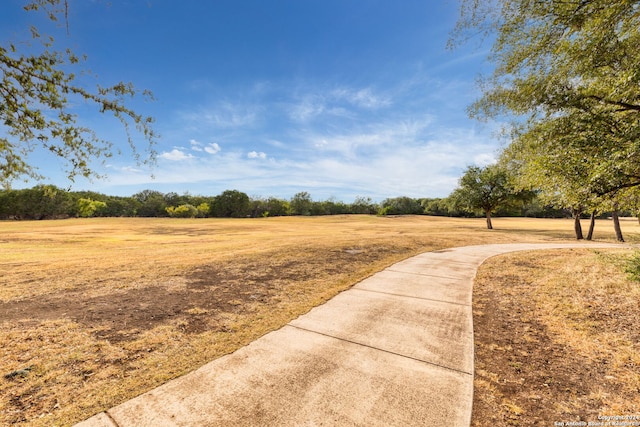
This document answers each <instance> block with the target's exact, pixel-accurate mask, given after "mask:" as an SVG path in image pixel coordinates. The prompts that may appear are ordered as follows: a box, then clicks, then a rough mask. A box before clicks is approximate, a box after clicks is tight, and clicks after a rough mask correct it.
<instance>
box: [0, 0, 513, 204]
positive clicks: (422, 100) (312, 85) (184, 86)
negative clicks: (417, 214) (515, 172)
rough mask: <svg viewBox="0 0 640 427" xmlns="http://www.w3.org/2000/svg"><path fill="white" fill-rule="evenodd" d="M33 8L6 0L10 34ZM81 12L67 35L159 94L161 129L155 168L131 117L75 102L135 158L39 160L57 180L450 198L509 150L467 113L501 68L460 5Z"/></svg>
mask: <svg viewBox="0 0 640 427" xmlns="http://www.w3.org/2000/svg"><path fill="white" fill-rule="evenodd" d="M21 3H22V2H21V1H19V0H8V1H7V2H6V3H4V6H3V7H2V8H3V9H7V13H6V14H2V15H0V29H1V32H0V35H1V36H2V37H3V39H4V40H7V39H8V38H9V39H11V38H19V37H20V36H21V35H25V34H27V33H26V31H25V28H28V24H29V23H36V24H38V23H41V21H40V20H38V17H37V15H34V14H33V13H29V14H27V13H25V12H22V11H21V10H20V9H21V8H20V5H21ZM70 6H71V8H70V14H69V34H68V35H67V34H65V32H62V33H61V34H60V33H58V34H57V40H58V41H61V42H62V43H64V44H65V45H69V46H71V47H72V48H73V49H74V50H76V51H77V52H80V53H85V54H86V55H87V56H88V60H87V62H86V63H85V64H84V65H85V66H86V67H87V68H88V69H90V70H91V71H92V72H93V73H95V74H96V75H97V79H98V81H99V82H100V83H102V84H105V85H106V84H112V83H116V82H118V81H120V80H125V81H131V82H133V83H134V84H135V85H136V86H137V87H138V88H140V89H149V90H151V91H152V92H153V93H154V95H155V98H156V100H155V101H154V102H143V101H142V99H140V100H137V101H135V102H134V103H133V104H132V106H134V107H135V108H136V109H137V110H138V111H139V112H141V113H143V114H145V115H151V116H153V117H154V118H155V119H156V124H155V129H156V130H157V132H158V133H159V134H160V135H161V138H160V139H159V141H158V145H157V147H156V149H157V151H158V153H159V157H158V162H157V165H156V166H155V167H154V168H153V169H152V170H150V169H148V168H146V167H141V166H139V165H136V163H135V161H133V159H132V158H131V155H130V151H129V150H128V149H127V148H126V142H124V137H123V134H122V131H121V129H120V128H119V127H118V125H117V122H115V121H113V120H111V119H109V118H108V117H104V116H101V115H99V114H96V113H95V112H94V111H93V110H91V109H90V108H88V106H86V105H77V106H75V107H74V110H75V111H74V112H76V113H77V114H78V115H79V117H80V119H81V121H82V123H84V124H87V125H89V126H91V127H93V128H94V129H96V130H97V132H98V134H100V135H101V136H104V137H106V138H109V139H111V140H113V141H114V142H115V143H116V145H117V146H122V154H121V155H116V156H114V157H113V158H111V159H109V160H108V161H107V163H106V165H105V166H104V167H100V170H101V171H102V172H104V173H106V174H107V178H106V179H104V180H100V181H94V182H89V181H85V180H83V179H81V178H80V179H77V180H76V182H75V183H73V184H70V183H69V182H68V181H67V180H66V178H65V176H64V174H63V173H61V172H60V169H61V168H62V166H63V165H61V164H60V163H58V162H56V161H52V160H51V159H50V158H46V157H44V156H42V155H40V154H36V155H35V156H33V158H32V161H33V162H34V163H35V164H37V165H39V166H40V172H41V173H43V174H45V175H47V176H48V177H50V180H49V181H47V182H51V183H54V184H56V185H59V186H62V187H69V186H70V185H71V188H72V189H74V190H80V189H92V190H95V191H100V192H104V193H107V194H114V195H131V194H133V193H135V192H137V191H139V190H142V189H155V190H159V191H162V192H169V191H175V192H178V193H183V192H187V191H188V192H190V193H191V194H203V195H216V194H219V193H221V192H222V191H224V190H227V189H236V190H240V191H243V192H245V193H247V194H249V195H250V196H264V197H268V196H276V197H281V198H285V199H288V198H290V197H291V196H293V195H294V194H295V193H297V192H300V191H307V192H309V193H310V194H311V196H312V198H313V199H314V200H326V199H328V198H331V197H333V198H336V199H338V200H343V201H345V202H351V201H353V200H354V198H355V197H356V196H364V197H371V198H372V199H374V200H376V201H381V200H382V199H384V198H388V197H397V196H410V197H445V196H447V195H448V194H449V193H450V192H451V190H453V188H454V187H455V186H456V183H457V180H458V178H459V176H460V175H461V173H462V171H463V170H464V169H465V168H466V166H468V165H470V164H478V165H484V164H487V163H489V162H491V161H492V160H493V159H494V158H495V157H496V154H497V151H498V149H499V148H500V142H499V141H498V140H497V139H496V138H495V137H494V128H495V125H492V124H482V123H478V122H475V121H474V120H471V119H469V118H468V117H467V115H466V113H465V108H466V107H467V106H468V105H469V104H470V103H471V102H472V101H473V100H474V99H475V98H476V97H477V96H478V90H477V88H476V85H475V79H476V78H477V77H478V75H479V74H480V73H481V72H483V73H486V72H488V71H490V68H489V64H488V63H487V62H486V60H485V58H486V54H487V51H486V49H487V46H484V47H480V48H478V47H477V46H476V45H473V46H469V47H463V48H461V49H458V50H455V51H448V50H447V49H446V42H447V39H448V37H449V35H450V32H451V30H452V29H453V26H454V25H455V22H456V19H457V16H458V3H457V1H454V0H442V1H437V2H435V1H427V0H422V1H417V0H401V1H391V0H206V1H205V0H185V1H180V2H177V1H170V0H112V1H109V2H108V1H88V0H87V1H80V0H75V1H74V0H71V2H70ZM9 9H12V10H9ZM483 49H484V50H483ZM83 80H86V81H88V82H91V83H92V84H93V82H92V80H91V79H90V78H88V77H84V78H83ZM140 144H141V146H142V147H143V148H144V143H143V142H142V141H140ZM152 175H153V177H152ZM16 184H18V183H16ZM31 184H32V183H29V185H31Z"/></svg>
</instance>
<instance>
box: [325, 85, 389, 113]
mask: <svg viewBox="0 0 640 427" xmlns="http://www.w3.org/2000/svg"><path fill="white" fill-rule="evenodd" d="M331 95H332V97H333V98H335V99H336V100H344V101H346V102H348V103H350V104H353V105H355V106H357V107H360V108H366V109H371V110H375V109H378V108H383V107H388V106H390V105H391V100H390V99H389V98H387V97H383V96H379V95H376V94H374V93H373V91H372V90H371V88H364V89H351V88H339V89H334V90H333V91H331Z"/></svg>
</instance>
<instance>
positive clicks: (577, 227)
mask: <svg viewBox="0 0 640 427" xmlns="http://www.w3.org/2000/svg"><path fill="white" fill-rule="evenodd" d="M581 213H582V212H581V211H579V210H576V209H574V210H573V230H574V231H575V233H576V240H582V239H584V236H583V235H582V225H581V224H580V214H581Z"/></svg>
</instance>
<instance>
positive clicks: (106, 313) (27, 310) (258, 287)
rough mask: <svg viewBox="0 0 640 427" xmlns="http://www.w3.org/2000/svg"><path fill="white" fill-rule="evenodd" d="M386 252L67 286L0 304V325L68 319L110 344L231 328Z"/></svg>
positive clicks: (280, 259)
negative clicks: (89, 291) (176, 331)
mask: <svg viewBox="0 0 640 427" xmlns="http://www.w3.org/2000/svg"><path fill="white" fill-rule="evenodd" d="M385 255H387V251H386V250H385V248H376V247H373V248H366V249H357V250H353V249H346V250H328V249H327V250H322V251H318V250H315V251H309V252H307V253H299V254H295V255H292V254H282V253H281V254H277V253H274V254H273V255H272V256H271V257H270V258H269V259H268V262H266V261H265V260H264V259H262V258H261V259H252V258H245V259H236V260H234V261H233V262H230V263H216V264H211V265H202V266H200V267H199V268H197V269H195V270H193V271H191V272H190V273H188V274H187V276H186V279H187V285H186V287H184V288H183V289H174V288H175V287H171V288H169V287H167V286H151V287H143V288H132V289H126V290H119V291H116V292H113V293H111V294H109V295H100V296H93V297H87V296H86V295H85V294H84V292H83V291H68V292H65V293H63V294H46V295H40V296H37V297H33V298H26V299H21V300H14V301H9V302H0V322H1V321H9V322H17V321H23V322H24V321H26V322H27V323H31V324H37V323H38V322H40V321H44V320H57V319H70V320H73V321H75V322H77V323H79V324H82V325H84V326H86V327H90V328H94V329H96V332H95V334H96V337H97V338H99V339H107V340H109V341H110V342H112V343H115V342H120V341H124V340H132V339H135V338H136V337H137V336H138V334H139V333H141V332H142V331H145V330H148V329H151V328H154V327H156V326H159V325H162V324H166V323H169V322H176V321H181V322H180V324H181V328H182V330H183V332H186V333H200V332H203V331H217V330H219V331H225V330H226V327H227V326H226V325H225V322H224V321H223V317H224V314H228V313H231V314H245V313H250V312H251V311H252V310H253V307H254V305H255V304H267V305H268V304H274V303H276V302H277V300H279V299H280V298H283V297H284V296H286V293H283V292H282V291H283V290H285V289H286V288H287V287H288V286H290V285H292V284H295V283H299V282H301V281H308V280H318V279H323V278H326V279H328V278H331V279H332V280H335V278H336V276H340V275H346V274H348V273H349V272H350V271H353V270H354V269H356V268H359V267H361V266H362V265H366V264H367V263H370V262H373V261H376V260H378V259H381V258H383V257H384V256H385ZM327 261H329V262H327ZM70 301H72V302H71V303H70Z"/></svg>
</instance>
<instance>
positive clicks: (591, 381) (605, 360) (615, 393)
mask: <svg viewBox="0 0 640 427" xmlns="http://www.w3.org/2000/svg"><path fill="white" fill-rule="evenodd" d="M564 257H567V253H566V252H564V253H563V252H545V253H535V255H534V253H528V254H513V255H508V256H505V257H497V258H494V259H491V260H489V261H488V262H487V263H486V264H485V265H484V266H482V267H481V269H480V271H479V273H478V276H477V279H476V283H475V287H474V304H473V310H474V335H475V358H476V360H475V389H474V404H473V422H472V425H473V426H478V427H480V426H483V427H484V426H515V425H522V426H552V425H567V423H569V422H585V423H587V424H588V423H589V422H598V417H599V416H603V415H610V416H615V415H618V416H628V415H629V416H631V415H635V414H638V413H640V399H639V398H638V396H639V395H638V393H639V392H640V371H639V370H638V368H640V366H636V365H635V363H637V358H635V359H632V360H627V361H626V362H623V363H621V362H620V353H623V352H626V351H631V352H634V351H635V352H636V353H637V351H638V350H640V341H639V340H638V334H637V330H638V326H639V322H638V316H637V306H638V304H639V303H640V298H638V293H637V292H635V291H634V289H633V286H631V287H627V285H626V284H625V285H622V284H623V283H626V279H625V278H624V276H623V275H621V274H620V272H619V271H618V272H617V273H616V272H615V271H614V270H615V268H614V267H612V266H611V265H606V264H602V263H600V262H599V261H598V257H597V255H594V253H592V252H590V251H572V253H571V260H572V262H571V267H568V266H567V265H566V262H565V263H564V264H563V261H562V260H563V258H564ZM605 274H606V275H605ZM594 277H601V278H604V277H607V278H608V280H605V281H603V280H597V281H593V282H592V281H590V278H594ZM609 280H610V282H609ZM611 283H614V284H615V283H618V286H614V287H612V288H610V289H607V287H608V286H609V284H611ZM635 286H638V285H637V284H636V285H635ZM633 307H636V309H635V310H634V309H633ZM554 423H565V424H554ZM587 424H584V425H587ZM576 425H581V424H576Z"/></svg>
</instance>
